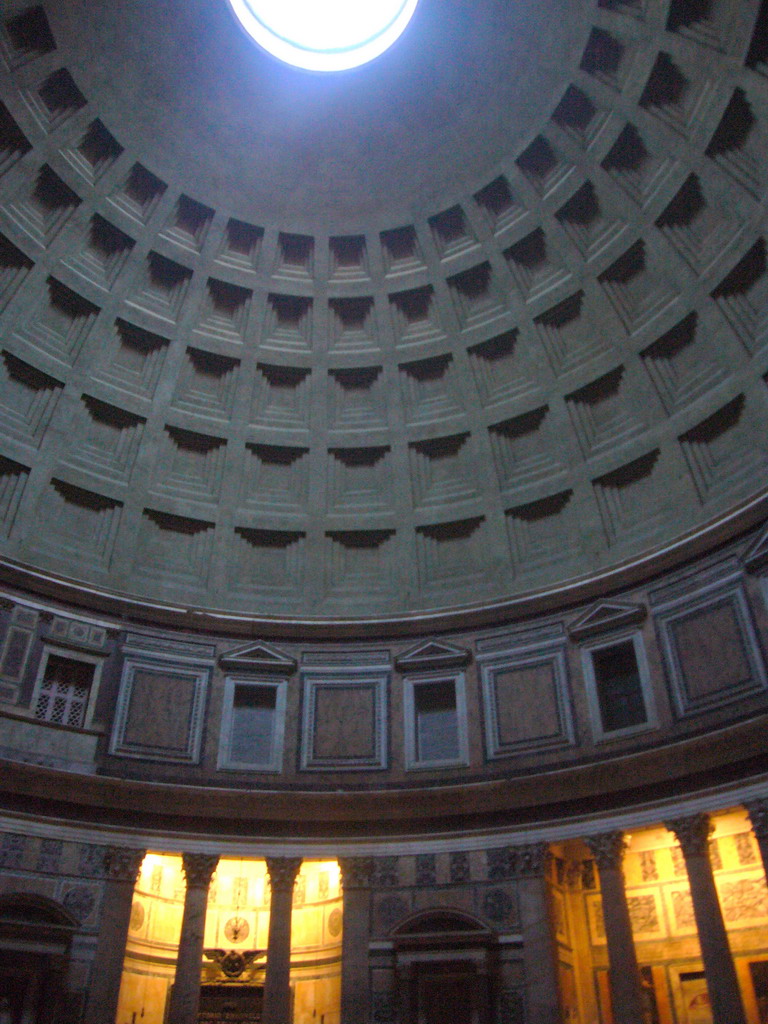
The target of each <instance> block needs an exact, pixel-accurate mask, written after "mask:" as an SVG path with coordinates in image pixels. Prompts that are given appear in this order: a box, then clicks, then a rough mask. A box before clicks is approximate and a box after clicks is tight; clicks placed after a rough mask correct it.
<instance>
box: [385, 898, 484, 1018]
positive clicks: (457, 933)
mask: <svg viewBox="0 0 768 1024" xmlns="http://www.w3.org/2000/svg"><path fill="white" fill-rule="evenodd" d="M392 939H393V942H394V951H395V970H396V973H397V979H398V989H399V992H400V994H401V1000H402V1002H401V1018H400V1019H401V1020H402V1022H403V1024H490V1021H491V1007H492V1006H493V1002H494V996H495V991H496V987H497V986H496V977H497V974H498V958H497V955H496V953H497V945H498V942H497V937H496V934H495V933H494V932H493V931H491V929H490V928H488V927H487V926H486V925H485V924H483V923H482V922H481V921H478V920H477V919H476V918H474V917H471V916H470V915H468V914H465V913H463V912H462V911H458V910H442V909H441V910H430V911H421V912H419V913H418V914H414V915H412V916H411V917H409V918H407V919H406V920H405V921H403V922H402V923H401V924H399V925H398V926H397V927H396V928H395V930H394V931H393V933H392Z"/></svg>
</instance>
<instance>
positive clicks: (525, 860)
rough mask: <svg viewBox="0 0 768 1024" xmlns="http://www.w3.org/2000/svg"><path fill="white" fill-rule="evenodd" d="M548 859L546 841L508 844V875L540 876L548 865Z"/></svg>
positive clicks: (520, 876) (522, 876)
mask: <svg viewBox="0 0 768 1024" xmlns="http://www.w3.org/2000/svg"><path fill="white" fill-rule="evenodd" d="M550 859H551V854H550V852H549V844H548V843H526V844H525V845H524V846H510V847H509V866H510V875H511V877H512V878H542V877H543V876H544V875H545V874H546V871H547V868H548V867H549V863H550Z"/></svg>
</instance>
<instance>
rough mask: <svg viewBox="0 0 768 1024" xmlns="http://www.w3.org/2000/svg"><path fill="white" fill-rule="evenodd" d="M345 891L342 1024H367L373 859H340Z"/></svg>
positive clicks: (368, 1011) (342, 952) (342, 954)
mask: <svg viewBox="0 0 768 1024" xmlns="http://www.w3.org/2000/svg"><path fill="white" fill-rule="evenodd" d="M339 867H340V868H341V884H342V886H343V890H344V934H343V936H342V939H341V1024H367V1022H368V1019H369V1015H370V1007H369V1002H370V984H369V978H368V976H369V964H368V948H369V944H370V940H371V909H370V885H371V874H372V871H373V860H372V859H371V858H370V857H340V858H339Z"/></svg>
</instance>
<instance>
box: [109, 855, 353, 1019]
mask: <svg viewBox="0 0 768 1024" xmlns="http://www.w3.org/2000/svg"><path fill="white" fill-rule="evenodd" d="M185 890H186V885H185V880H184V872H183V870H182V862H181V857H180V856H178V855H172V854H160V853H148V854H147V856H146V857H145V859H144V862H143V864H142V868H141V871H140V873H139V877H138V880H137V882H136V887H135V891H134V901H133V908H132V911H131V921H130V926H129V934H128V943H127V947H126V957H125V963H124V968H123V979H122V984H121V989H120V1002H119V1006H118V1013H117V1021H118V1022H119V1024H163V1022H164V1020H165V1014H166V1006H167V1003H168V999H169V997H170V992H171V986H172V984H173V979H174V973H175V969H176V957H177V953H178V946H179V937H180V934H181V921H182V915H183V911H184V894H185ZM270 895H271V894H270V883H269V875H268V872H267V865H266V862H265V861H264V860H258V859H245V858H244V859H234V858H229V859H225V858H222V860H221V861H220V862H219V865H218V867H217V869H216V872H215V874H214V875H213V878H212V880H211V885H210V889H209V895H208V910H207V913H206V921H205V940H204V950H205V959H204V963H203V967H202V973H201V985H203V986H204V987H205V988H207V989H208V991H209V992H211V993H213V992H214V990H215V991H216V993H221V992H223V991H224V990H226V991H227V993H229V992H232V998H233V999H238V1000H242V999H245V1000H246V1001H247V1000H248V999H249V995H246V994H245V993H246V992H247V993H250V994H252V997H253V1000H254V1005H258V1003H259V1000H260V998H261V991H262V989H263V985H264V975H265V966H266V949H267V944H268V936H269V908H270ZM341 936H342V895H341V882H340V874H339V867H338V864H337V862H336V861H305V862H304V864H303V865H302V867H301V871H300V872H299V875H298V877H297V879H296V885H295V888H294V897H293V913H292V919H291V988H292V992H293V1021H294V1024H339V1019H340V1005H341ZM233 954H234V955H233ZM225 957H227V959H226V960H225V959H224V958H225ZM203 991H205V989H204V990H203ZM203 1003H204V1001H203Z"/></svg>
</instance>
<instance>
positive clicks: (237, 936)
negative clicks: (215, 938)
mask: <svg viewBox="0 0 768 1024" xmlns="http://www.w3.org/2000/svg"><path fill="white" fill-rule="evenodd" d="M224 934H225V935H226V937H227V938H228V939H229V941H230V942H245V940H246V939H247V938H248V936H249V935H250V934H251V929H250V928H249V927H248V922H247V921H246V920H245V918H244V917H230V919H229V920H228V921H227V923H226V924H225V925H224Z"/></svg>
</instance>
